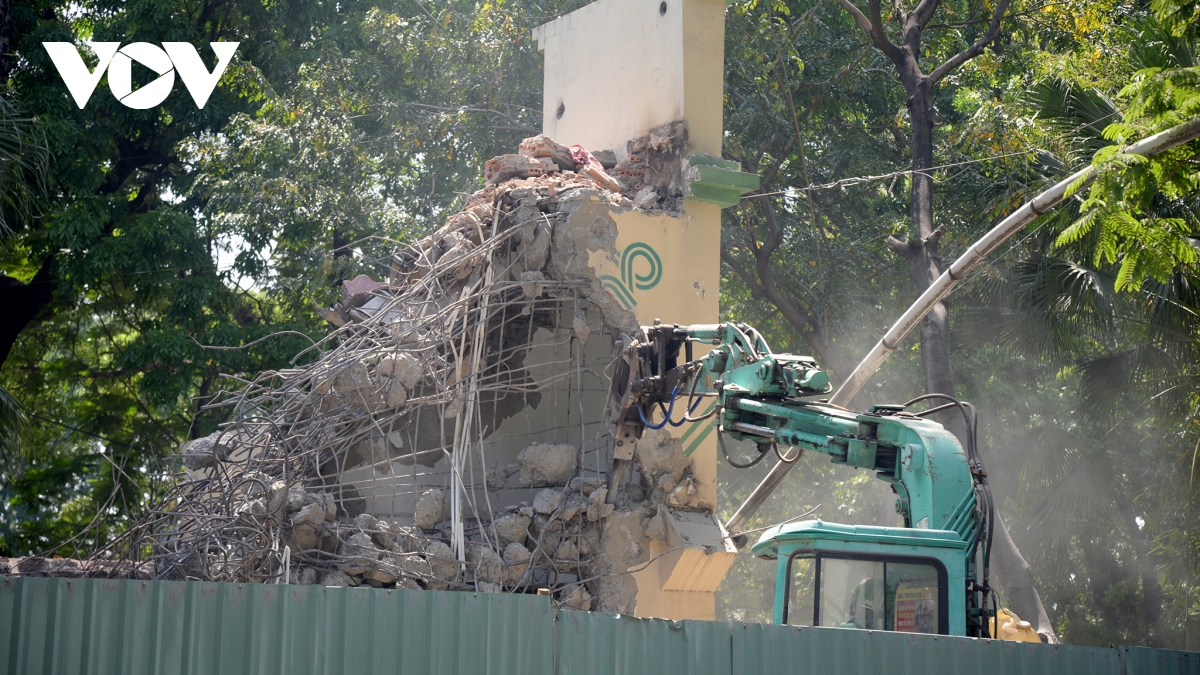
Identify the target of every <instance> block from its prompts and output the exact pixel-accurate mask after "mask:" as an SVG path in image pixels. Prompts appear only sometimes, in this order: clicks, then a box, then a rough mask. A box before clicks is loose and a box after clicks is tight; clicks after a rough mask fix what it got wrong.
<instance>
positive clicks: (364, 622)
mask: <svg viewBox="0 0 1200 675" xmlns="http://www.w3.org/2000/svg"><path fill="white" fill-rule="evenodd" d="M553 621H554V610H553V609H552V608H551V606H550V603H549V602H548V601H547V599H546V598H539V597H536V596H512V595H500V594H483V595H478V596H476V595H473V594H471V593H429V592H421V591H401V590H391V591H382V590H374V589H350V588H323V587H321V586H274V585H259V584H245V585H239V584H208V583H195V582H162V581H159V582H140V581H116V580H100V579H86V580H67V579H24V578H5V579H4V580H3V582H0V668H3V669H4V672H6V673H14V674H16V673H20V674H21V675H26V674H28V675H33V674H35V673H54V674H56V675H57V674H59V673H63V674H70V675H74V674H79V675H110V674H111V675H142V674H147V675H149V674H151V673H155V674H157V673H164V674H165V673H179V674H181V675H237V674H240V673H246V674H254V675H259V674H262V675H270V674H279V675H285V674H286V675H310V674H311V675H326V674H329V675H333V674H340V673H348V674H350V673H352V674H355V675H357V674H359V673H362V674H368V673H369V674H376V673H377V674H380V675H383V674H388V675H391V674H396V675H408V674H412V675H425V674H427V673H447V674H455V675H510V674H515V673H521V674H524V673H529V674H534V673H546V674H549V673H551V672H552V671H553V655H552V653H551V649H550V645H551V643H552V642H553V636H552V632H553Z"/></svg>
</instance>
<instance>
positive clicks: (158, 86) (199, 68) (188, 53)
mask: <svg viewBox="0 0 1200 675" xmlns="http://www.w3.org/2000/svg"><path fill="white" fill-rule="evenodd" d="M208 44H209V46H211V47H212V50H213V52H214V53H216V55H217V66H216V67H215V68H213V69H212V72H209V71H208V68H206V67H204V62H203V61H201V60H200V54H199V52H197V51H196V48H195V47H193V46H192V45H190V44H188V43H187V42H164V43H162V47H161V48H160V47H158V46H157V45H152V44H150V43H149V42H133V43H130V44H127V45H125V46H124V47H122V46H121V43H120V42H92V43H90V44H89V46H90V47H91V48H92V51H93V52H95V54H96V58H97V59H98V62H97V63H96V69H95V70H88V67H87V64H85V63H84V62H83V57H81V56H80V55H79V51H78V50H77V49H76V48H75V45H73V44H71V43H70V42H43V43H42V46H43V47H45V48H46V53H47V54H49V55H50V60H51V61H53V62H54V67H55V68H58V74H59V75H61V76H62V79H63V82H64V83H65V84H66V85H67V91H69V92H71V96H72V98H74V99H75V104H76V105H78V106H79V107H80V109H82V108H83V106H85V105H87V102H88V99H89V98H91V97H92V92H93V91H95V90H96V85H98V84H100V78H101V77H103V76H104V71H105V70H108V88H109V89H110V90H111V91H112V93H113V96H115V97H117V100H118V101H120V102H121V103H122V104H123V105H125V106H126V107H128V108H135V109H137V110H145V109H147V108H153V107H154V106H156V105H158V104H160V103H162V102H163V101H165V100H166V99H167V96H169V95H170V94H171V89H172V88H174V86H175V73H179V78H180V79H181V80H183V85H184V86H185V87H187V90H188V93H190V94H191V95H192V100H194V101H195V102H196V107H198V108H201V109H203V108H204V104H205V103H208V97H209V96H210V95H212V92H213V89H216V87H217V81H218V80H220V79H221V75H222V74H223V73H224V72H225V68H226V67H228V66H229V62H230V61H231V60H232V59H233V53H234V52H235V51H237V48H238V45H239V44H241V43H239V42H210V43H208ZM134 61H137V62H138V63H140V64H142V65H143V66H145V67H147V68H149V69H150V70H153V71H154V72H156V73H158V78H156V79H155V80H154V81H153V82H151V83H149V84H147V85H145V86H143V87H141V88H139V89H138V90H137V91H134V90H133V75H132V73H133V62H134Z"/></svg>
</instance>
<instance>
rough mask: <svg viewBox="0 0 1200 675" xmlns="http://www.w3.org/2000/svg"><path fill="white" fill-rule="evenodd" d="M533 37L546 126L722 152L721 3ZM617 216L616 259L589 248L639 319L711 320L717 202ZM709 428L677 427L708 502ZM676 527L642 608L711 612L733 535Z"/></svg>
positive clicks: (649, 577)
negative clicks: (668, 129) (658, 137)
mask: <svg viewBox="0 0 1200 675" xmlns="http://www.w3.org/2000/svg"><path fill="white" fill-rule="evenodd" d="M534 37H535V38H536V39H537V41H538V47H539V48H540V49H542V50H543V52H544V53H545V73H544V84H543V101H542V110H543V122H542V131H543V133H545V134H546V135H548V136H550V137H551V138H554V139H555V140H557V141H558V142H560V143H565V144H576V143H578V144H580V145H582V146H584V147H585V148H588V149H590V150H614V151H616V152H617V154H618V156H622V155H623V154H624V152H625V144H626V142H627V141H629V140H631V139H633V138H637V137H639V136H644V135H646V133H648V132H649V131H650V129H652V128H654V127H656V126H658V125H660V124H665V123H668V122H674V121H676V120H680V119H683V120H685V121H686V123H687V127H688V134H689V139H688V147H687V152H688V153H689V154H711V155H717V156H720V153H721V139H722V120H721V114H722V108H723V103H724V101H723V95H724V94H723V91H724V87H723V85H724V67H725V64H724V53H725V50H724V45H725V2H724V0H599V1H598V2H594V3H592V4H590V5H588V6H586V7H583V8H582V9H579V10H576V11H575V12H572V13H571V14H568V15H566V16H563V17H560V18H559V19H556V20H554V21H552V22H550V23H548V24H545V25H543V26H540V27H538V28H537V29H535V30H534ZM560 112H561V114H560ZM613 219H614V220H615V221H616V223H617V227H618V237H617V251H618V259H617V260H611V259H609V258H608V257H607V256H606V255H605V254H603V253H602V252H595V253H593V254H592V256H591V258H590V260H589V263H590V264H591V266H592V267H593V268H594V269H596V270H597V273H599V274H601V275H605V276H607V277H609V283H608V284H606V288H609V291H610V292H611V293H613V295H615V296H616V297H618V299H621V300H622V301H623V303H624V304H625V305H626V307H628V308H630V309H632V310H633V311H634V313H635V314H636V315H637V318H638V320H639V321H640V322H641V323H642V324H644V325H649V324H651V323H652V322H653V321H654V319H656V318H657V319H662V321H663V322H664V323H678V324H682V325H687V324H692V323H714V322H716V321H717V320H718V318H719V315H720V307H719V295H720V292H719V291H720V273H721V269H720V265H721V262H720V246H721V231H720V230H721V211H720V209H719V208H718V207H716V206H713V205H709V204H701V203H698V202H691V201H688V202H686V206H685V208H684V212H683V213H682V214H680V215H677V216H671V215H667V214H662V213H658V214H648V213H643V212H637V211H630V212H623V213H614V214H613ZM655 266H657V267H658V269H654V267H655ZM652 281H653V283H651V282H652ZM688 426H691V425H688ZM710 426H711V425H709V426H705V427H701V428H698V429H691V430H690V431H689V429H688V427H687V426H685V427H680V428H677V429H673V430H672V433H674V434H676V435H678V436H683V435H684V434H687V437H686V438H685V439H684V447H685V448H686V449H690V450H691V457H692V458H693V460H694V462H695V469H694V470H695V474H696V478H697V480H698V481H699V483H700V496H701V498H702V499H704V500H705V501H707V502H708V503H709V504H711V505H713V506H714V507H715V506H716V504H717V497H716V478H717V458H716V450H717V448H716V442H715V438H714V437H713V436H712V434H711V432H710V431H709V429H710ZM680 522H682V521H680ZM677 524H679V523H677ZM679 526H680V527H682V528H683V529H684V530H687V533H684V534H681V533H680V532H676V531H674V530H672V531H671V532H670V533H669V535H668V540H667V542H665V543H662V542H654V543H653V544H652V545H651V551H650V555H651V557H657V556H659V554H661V553H664V552H667V551H669V550H670V549H673V548H676V547H680V546H681V542H682V543H683V544H686V545H687V546H691V548H686V547H685V548H681V549H680V550H678V551H674V552H670V553H668V554H667V555H663V556H662V557H661V558H658V559H657V560H656V561H655V562H654V563H652V564H651V565H650V566H649V567H647V568H646V569H644V570H642V571H640V572H639V573H637V574H635V575H634V578H635V579H636V580H637V582H638V604H637V614H638V615H639V616H658V617H666V618H673V619H685V618H691V619H712V618H714V614H715V593H714V592H715V590H716V587H717V585H718V584H719V583H720V581H721V579H722V578H724V576H725V573H726V572H727V571H728V568H729V565H731V564H732V562H733V553H734V549H733V546H732V543H730V542H728V540H721V536H722V535H723V530H722V529H721V527H720V525H719V524H718V523H717V522H716V520H715V518H713V517H711V516H709V517H708V519H707V521H705V520H704V519H703V518H701V519H700V520H697V521H696V522H688V523H687V524H686V525H679ZM689 537H690V541H689ZM714 539H715V541H714ZM697 542H701V543H702V544H703V545H701V544H698V543H697Z"/></svg>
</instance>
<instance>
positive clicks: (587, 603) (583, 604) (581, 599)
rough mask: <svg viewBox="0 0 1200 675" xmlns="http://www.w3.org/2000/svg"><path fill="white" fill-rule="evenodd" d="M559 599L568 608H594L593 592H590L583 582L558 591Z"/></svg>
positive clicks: (588, 609) (585, 609)
mask: <svg viewBox="0 0 1200 675" xmlns="http://www.w3.org/2000/svg"><path fill="white" fill-rule="evenodd" d="M558 601H559V602H560V603H561V604H562V606H563V607H566V608H567V609H577V610H582V611H585V612H586V611H590V610H591V609H592V594H591V593H588V591H587V588H586V587H584V585H583V584H571V585H570V586H567V587H566V588H564V589H562V590H561V591H559V592H558Z"/></svg>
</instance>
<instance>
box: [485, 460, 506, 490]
mask: <svg viewBox="0 0 1200 675" xmlns="http://www.w3.org/2000/svg"><path fill="white" fill-rule="evenodd" d="M483 480H484V484H485V485H487V489H488V492H499V491H500V490H503V489H504V486H505V484H507V483H508V470H507V469H506V468H504V467H502V466H494V467H492V468H490V469H488V470H487V473H486V474H484V478H483Z"/></svg>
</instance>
